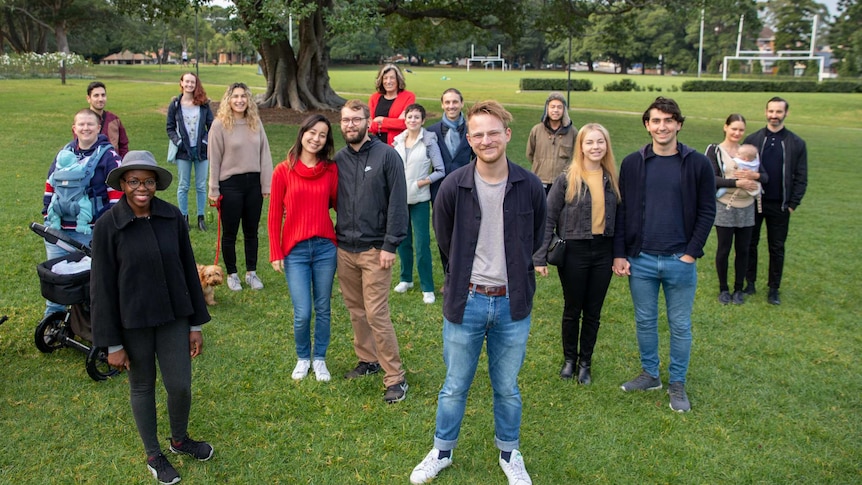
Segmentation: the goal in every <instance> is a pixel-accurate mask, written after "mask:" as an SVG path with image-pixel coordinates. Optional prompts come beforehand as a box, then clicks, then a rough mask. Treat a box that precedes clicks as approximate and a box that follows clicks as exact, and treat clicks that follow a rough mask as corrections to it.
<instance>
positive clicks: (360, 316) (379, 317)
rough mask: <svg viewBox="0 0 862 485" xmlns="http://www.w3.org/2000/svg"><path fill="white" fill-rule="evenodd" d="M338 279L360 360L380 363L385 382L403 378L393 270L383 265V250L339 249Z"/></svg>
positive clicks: (396, 381)
mask: <svg viewBox="0 0 862 485" xmlns="http://www.w3.org/2000/svg"><path fill="white" fill-rule="evenodd" d="M338 282H339V284H340V285H341V295H342V296H343V297H344V306H346V307H347V310H348V311H349V312H350V323H351V324H353V350H354V351H355V352H356V357H358V358H359V361H360V362H379V363H380V367H382V368H383V371H384V372H385V375H384V377H383V384H384V385H385V386H386V387H389V386H393V385H395V384H398V383H400V382H401V381H403V380H404V369H403V368H402V366H401V354H400V352H399V350H398V337H396V336H395V328H394V327H393V326H392V319H391V318H390V316H389V286H390V285H391V284H392V269H383V268H381V267H380V250H379V249H369V250H368V251H364V252H361V253H351V252H348V251H345V250H343V249H341V248H339V249H338Z"/></svg>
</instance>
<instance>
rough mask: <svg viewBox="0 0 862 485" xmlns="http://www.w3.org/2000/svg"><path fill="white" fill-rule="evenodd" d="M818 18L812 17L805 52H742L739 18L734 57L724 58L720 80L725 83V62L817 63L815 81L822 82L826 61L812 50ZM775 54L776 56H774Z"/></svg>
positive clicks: (743, 19)
mask: <svg viewBox="0 0 862 485" xmlns="http://www.w3.org/2000/svg"><path fill="white" fill-rule="evenodd" d="M818 20H819V16H817V15H815V16H814V21H813V22H812V23H811V45H810V46H809V49H808V50H806V51H778V52H777V53H776V52H773V51H743V50H740V49H741V47H742V25H743V22H744V21H745V15H741V16H740V17H739V32H738V34H737V37H736V55H734V56H724V62H723V63H722V69H721V71H722V72H721V78H722V80H724V81H727V61H731V60H735V61H772V62H775V61H817V63H818V64H819V65H820V69H819V71H818V72H817V80H818V81H822V80H823V79H825V78H826V59H825V58H824V57H823V56H817V55H814V49H815V46H816V41H817V23H818ZM776 54H777V55H776Z"/></svg>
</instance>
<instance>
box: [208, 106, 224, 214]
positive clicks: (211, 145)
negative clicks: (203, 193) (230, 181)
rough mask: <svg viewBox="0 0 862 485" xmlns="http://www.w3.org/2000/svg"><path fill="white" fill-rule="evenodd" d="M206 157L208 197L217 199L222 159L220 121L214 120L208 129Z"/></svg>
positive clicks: (222, 148)
mask: <svg viewBox="0 0 862 485" xmlns="http://www.w3.org/2000/svg"><path fill="white" fill-rule="evenodd" d="M207 157H208V158H209V161H210V180H209V197H210V198H211V199H217V198H218V197H219V195H220V193H219V175H220V173H221V162H222V159H223V157H224V127H223V126H222V124H221V121H219V120H215V121H214V122H213V125H212V129H210V133H209V141H208V143H207Z"/></svg>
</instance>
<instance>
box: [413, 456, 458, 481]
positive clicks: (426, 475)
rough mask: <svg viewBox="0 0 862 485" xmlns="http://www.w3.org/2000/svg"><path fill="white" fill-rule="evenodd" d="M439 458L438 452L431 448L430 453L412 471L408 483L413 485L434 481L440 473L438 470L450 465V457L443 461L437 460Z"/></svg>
mask: <svg viewBox="0 0 862 485" xmlns="http://www.w3.org/2000/svg"><path fill="white" fill-rule="evenodd" d="M439 456H440V450H438V449H437V448H432V449H431V451H429V452H428V454H427V455H425V459H424V460H422V461H421V462H420V463H419V464H418V465H416V468H414V469H413V473H411V474H410V483H412V484H414V485H419V484H421V483H428V482H430V481H431V480H434V478H435V477H436V476H437V474H438V473H440V470H442V469H444V468H446V467H447V466H449V465H451V464H452V457H451V456H449V457H446V458H443V459H441V458H439Z"/></svg>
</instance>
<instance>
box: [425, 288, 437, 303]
mask: <svg viewBox="0 0 862 485" xmlns="http://www.w3.org/2000/svg"><path fill="white" fill-rule="evenodd" d="M422 301H423V302H425V304H426V305H430V304H432V303H434V302H435V301H437V298H436V297H435V296H434V292H433V291H423V292H422Z"/></svg>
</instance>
